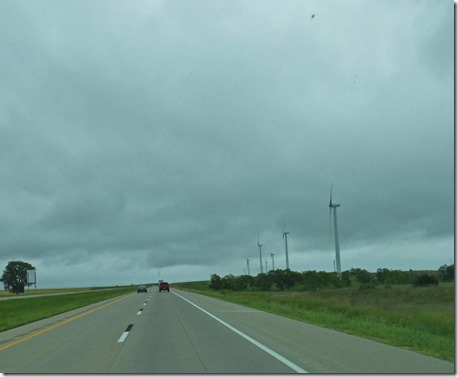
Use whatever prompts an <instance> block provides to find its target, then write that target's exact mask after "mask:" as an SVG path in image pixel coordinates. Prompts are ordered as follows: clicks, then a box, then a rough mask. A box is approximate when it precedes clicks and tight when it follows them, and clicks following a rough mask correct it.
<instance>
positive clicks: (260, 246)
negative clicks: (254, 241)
mask: <svg viewBox="0 0 458 377" xmlns="http://www.w3.org/2000/svg"><path fill="white" fill-rule="evenodd" d="M258 247H259V265H260V268H261V274H262V253H261V248H262V245H261V244H260V243H259V232H258ZM266 272H267V271H266Z"/></svg>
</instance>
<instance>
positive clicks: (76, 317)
mask: <svg viewBox="0 0 458 377" xmlns="http://www.w3.org/2000/svg"><path fill="white" fill-rule="evenodd" d="M130 295H131V294H129V295H127V296H125V297H122V298H119V299H117V300H115V301H111V302H109V303H107V304H104V305H101V306H98V307H97V308H94V309H91V310H88V311H87V312H83V313H81V314H78V315H76V316H74V317H72V318H69V319H66V320H65V321H62V322H60V323H58V324H56V325H53V326H50V327H48V328H46V329H44V330H41V331H38V332H36V333H33V334H31V335H29V336H26V337H24V338H21V339H18V340H15V341H14V342H11V343H8V344H7V345H5V346H2V347H0V351H3V350H6V349H7V348H10V347H12V346H15V345H16V344H19V343H22V342H25V341H26V340H29V339H31V338H33V337H35V336H38V335H41V334H44V333H45V332H48V331H51V330H53V329H55V328H57V327H60V326H62V325H65V324H67V323H69V322H72V321H74V320H75V319H78V318H81V317H84V316H85V315H88V314H91V313H93V312H95V311H97V310H100V309H103V308H105V307H107V306H109V305H112V304H114V303H116V302H118V301H121V300H124V299H126V298H127V297H129V296H130Z"/></svg>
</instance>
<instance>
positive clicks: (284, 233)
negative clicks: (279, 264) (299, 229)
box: [283, 227, 289, 269]
mask: <svg viewBox="0 0 458 377" xmlns="http://www.w3.org/2000/svg"><path fill="white" fill-rule="evenodd" d="M288 234H289V232H285V227H283V238H284V239H285V253H286V269H289V258H288Z"/></svg>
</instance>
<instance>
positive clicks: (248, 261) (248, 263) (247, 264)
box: [246, 258, 251, 276]
mask: <svg viewBox="0 0 458 377" xmlns="http://www.w3.org/2000/svg"><path fill="white" fill-rule="evenodd" d="M246 267H247V269H248V275H249V276H251V274H250V260H249V259H248V258H247V260H246Z"/></svg>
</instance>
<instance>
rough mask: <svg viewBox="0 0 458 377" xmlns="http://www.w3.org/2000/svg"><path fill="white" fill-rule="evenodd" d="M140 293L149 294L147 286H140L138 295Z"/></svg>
mask: <svg viewBox="0 0 458 377" xmlns="http://www.w3.org/2000/svg"><path fill="white" fill-rule="evenodd" d="M140 292H145V293H146V292H148V289H147V288H146V285H143V284H142V285H139V286H138V288H137V293H140Z"/></svg>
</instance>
